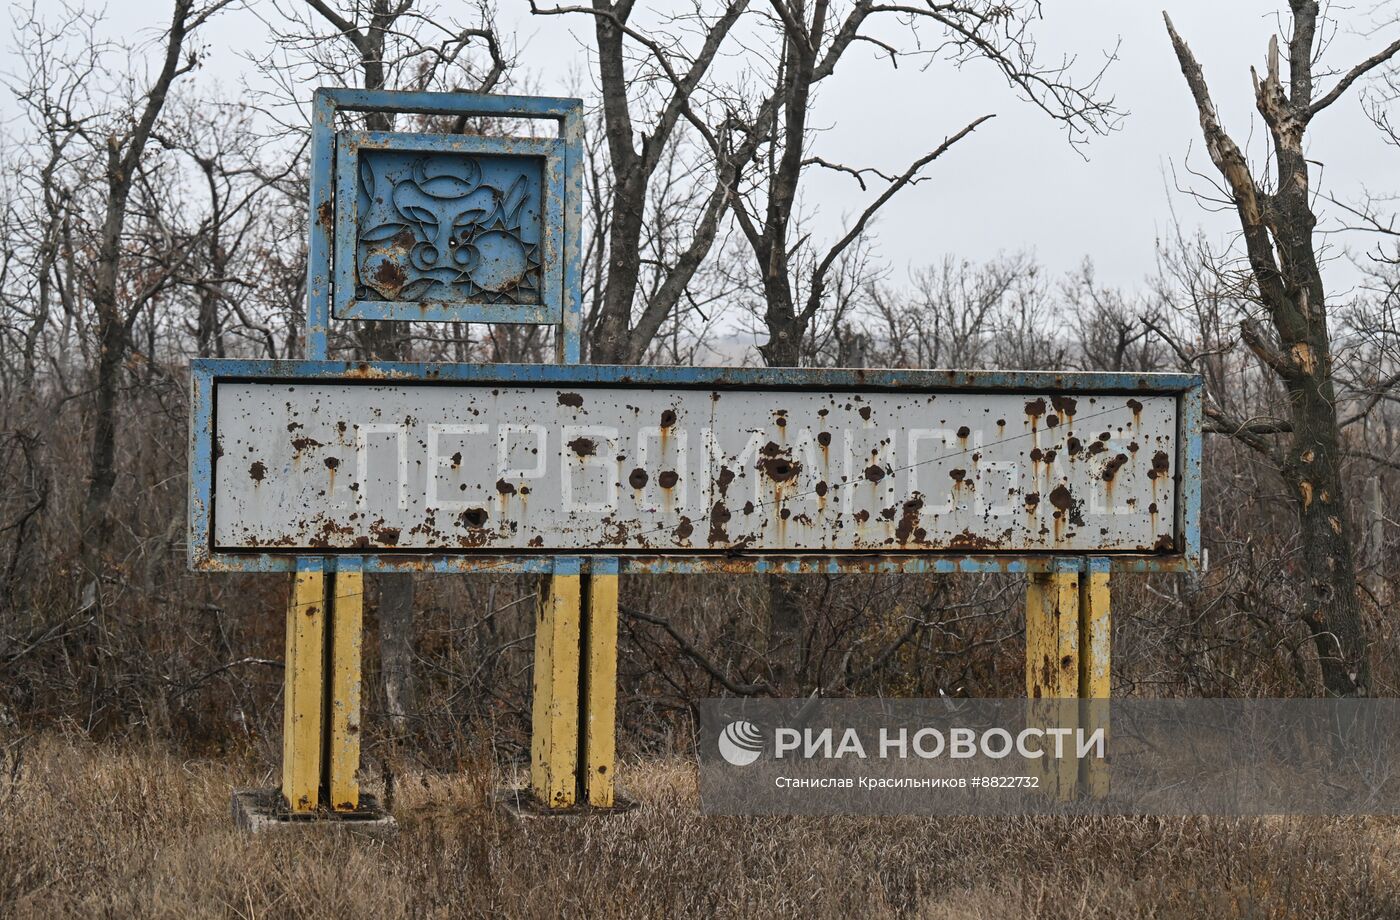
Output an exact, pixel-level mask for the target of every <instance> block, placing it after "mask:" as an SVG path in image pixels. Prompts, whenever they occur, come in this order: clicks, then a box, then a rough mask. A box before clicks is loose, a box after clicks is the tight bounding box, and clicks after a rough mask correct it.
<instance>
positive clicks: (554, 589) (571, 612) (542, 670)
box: [530, 559, 582, 808]
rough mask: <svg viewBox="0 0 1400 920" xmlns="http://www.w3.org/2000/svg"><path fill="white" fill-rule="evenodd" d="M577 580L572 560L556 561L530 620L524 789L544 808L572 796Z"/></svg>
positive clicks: (576, 713) (574, 776)
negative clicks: (531, 652)
mask: <svg viewBox="0 0 1400 920" xmlns="http://www.w3.org/2000/svg"><path fill="white" fill-rule="evenodd" d="M581 581H582V576H581V575H580V574H579V565H578V561H577V560H573V559H560V560H557V561H556V562H555V569H554V574H553V575H551V576H550V578H549V580H548V582H547V585H546V587H545V589H544V591H543V593H542V595H541V597H540V602H539V606H538V613H537V616H536V617H535V674H534V687H533V690H534V699H533V700H532V703H531V722H532V724H531V727H530V732H531V738H530V789H531V791H532V792H533V793H534V794H535V797H536V798H537V799H538V800H539V801H540V802H541V803H543V804H544V805H545V806H546V807H548V808H568V807H570V806H571V805H573V804H574V800H575V796H576V794H577V787H578V755H579V750H578V747H579V666H580V649H579V627H580V620H581V610H580V601H581V597H580V593H581V588H582V586H581V584H580V582H581Z"/></svg>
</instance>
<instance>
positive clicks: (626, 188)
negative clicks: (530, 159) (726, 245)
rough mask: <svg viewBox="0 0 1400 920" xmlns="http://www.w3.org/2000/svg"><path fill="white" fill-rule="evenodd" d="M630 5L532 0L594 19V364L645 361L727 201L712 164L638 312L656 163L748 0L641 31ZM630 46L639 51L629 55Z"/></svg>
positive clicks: (722, 179) (689, 114)
mask: <svg viewBox="0 0 1400 920" xmlns="http://www.w3.org/2000/svg"><path fill="white" fill-rule="evenodd" d="M634 6H635V3H634V0H616V2H613V0H594V2H593V4H592V6H553V7H547V8H546V7H540V6H538V5H537V4H536V3H535V0H531V3H530V9H531V12H533V13H535V14H536V15H542V16H544V15H549V16H557V15H563V14H568V13H578V14H586V15H590V16H592V17H593V22H594V34H595V36H596V41H597V48H598V60H597V66H598V88H599V91H600V92H601V95H602V100H601V102H602V122H603V124H602V131H603V136H604V138H605V140H606V147H607V159H606V166H605V169H606V172H607V176H606V178H603V177H601V176H599V177H598V178H599V179H601V180H602V181H599V182H598V185H599V186H600V188H599V191H600V192H602V193H603V194H601V195H598V196H596V200H597V202H598V209H597V212H596V214H595V222H596V224H597V226H596V228H595V239H594V241H593V244H592V245H594V246H595V247H597V250H596V254H597V256H598V259H599V261H600V262H602V263H603V265H604V269H603V270H602V271H598V272H597V273H596V275H595V277H596V279H597V284H598V291H597V293H598V296H597V298H596V300H595V302H594V304H593V308H592V310H591V311H590V315H589V317H588V323H587V326H588V354H589V358H590V360H591V361H593V362H594V363H597V364H635V363H636V362H638V361H640V360H642V358H643V357H644V356H645V355H646V353H647V349H648V348H649V347H650V346H651V344H652V341H653V340H654V339H655V337H656V335H657V333H658V332H659V331H660V330H661V328H662V326H663V324H665V323H666V321H667V320H668V319H669V318H670V317H671V316H672V315H673V314H674V313H675V311H676V309H677V306H678V305H679V304H680V303H681V301H682V298H684V297H686V295H687V293H688V292H689V289H690V285H691V282H692V280H693V279H694V277H695V274H696V272H697V271H699V270H700V267H701V265H702V264H703V263H704V261H705V258H706V256H707V255H708V254H709V252H710V250H711V248H712V247H713V245H714V242H715V237H716V235H717V234H718V232H719V227H720V221H721V220H722V218H723V217H724V214H725V211H726V209H727V208H728V205H729V197H728V182H727V177H726V173H725V171H724V169H723V168H720V167H717V168H716V170H715V176H714V177H713V178H710V179H707V180H706V185H705V186H703V187H702V188H703V190H697V191H696V193H695V195H696V199H697V202H698V207H697V208H696V209H695V210H696V214H695V219H694V223H693V231H692V232H691V234H690V236H689V239H688V240H686V241H684V242H683V243H681V244H679V245H677V246H676V247H675V248H674V250H673V252H672V253H671V255H670V257H669V258H666V259H663V260H658V261H657V262H655V263H654V264H653V266H652V267H653V268H654V269H655V274H656V277H657V283H656V284H655V285H654V286H652V287H651V289H650V290H648V291H646V294H647V296H646V297H645V299H644V301H643V303H642V304H641V305H640V313H636V312H635V311H636V310H637V299H638V293H639V291H640V289H641V287H642V281H643V274H644V273H643V268H644V263H643V259H644V256H643V252H644V247H643V245H642V244H643V240H644V236H645V234H646V230H647V226H646V218H647V214H648V207H647V204H648V200H649V197H650V196H651V194H652V193H653V191H654V183H655V180H656V178H657V175H658V169H659V168H661V167H662V166H663V164H664V163H665V162H666V161H667V158H668V155H674V151H675V148H676V145H677V143H678V142H679V136H678V133H677V132H678V128H679V127H680V125H681V122H682V120H683V119H688V120H696V119H697V118H698V116H697V115H696V110H697V109H699V108H701V101H700V97H701V95H702V90H703V88H704V87H703V84H704V81H705V79H706V77H707V74H708V72H709V70H710V68H711V66H712V65H713V64H714V62H715V59H716V57H717V56H718V55H719V52H720V49H721V48H722V47H723V45H724V42H725V39H726V37H727V36H728V35H729V33H730V30H731V29H732V28H733V27H734V25H735V24H736V23H737V22H738V21H739V18H740V16H741V15H742V14H743V12H744V10H745V8H746V7H747V6H748V0H725V2H724V3H722V4H721V5H720V8H719V10H718V12H717V13H716V14H715V15H713V16H707V15H705V14H704V13H703V12H702V10H701V9H700V8H699V6H698V5H697V6H696V7H695V8H694V9H692V10H690V11H688V12H686V13H683V14H675V15H669V16H666V17H663V20H662V22H660V23H657V24H654V25H652V26H651V27H649V28H645V29H643V28H641V27H636V26H634V25H633V24H632V22H631V20H632V16H633V12H634ZM684 31H689V32H693V33H695V34H696V35H697V36H698V45H699V47H698V48H696V49H695V50H694V51H687V50H686V48H685V43H684V35H683V34H677V33H681V32H684ZM629 43H630V45H632V46H636V47H637V48H640V49H641V51H640V53H639V54H634V53H633V50H634V49H633V48H629ZM656 86H659V87H660V89H659V90H656V89H654V87H656ZM639 110H645V111H644V113H643V112H642V111H639ZM662 178H665V174H664V173H663V174H662Z"/></svg>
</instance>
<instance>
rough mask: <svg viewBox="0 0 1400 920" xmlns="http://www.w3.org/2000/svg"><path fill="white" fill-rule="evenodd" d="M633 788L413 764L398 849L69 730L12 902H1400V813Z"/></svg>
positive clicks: (1304, 908)
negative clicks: (534, 814) (321, 828)
mask: <svg viewBox="0 0 1400 920" xmlns="http://www.w3.org/2000/svg"><path fill="white" fill-rule="evenodd" d="M475 773H476V775H478V776H479V775H480V774H479V771H475ZM623 779H624V781H625V784H626V786H627V791H628V793H629V794H630V795H632V796H633V797H635V798H637V799H638V800H640V802H641V803H642V805H641V807H640V808H639V809H637V810H636V811H633V812H631V813H628V814H625V815H620V816H612V817H608V818H594V819H550V818H542V819H531V820H520V819H515V818H511V817H508V816H504V815H503V814H501V813H500V812H499V811H497V810H494V809H492V808H491V807H489V805H488V803H487V798H486V796H485V794H484V789H485V785H486V784H485V783H483V782H481V781H480V780H479V779H477V780H475V781H473V779H472V774H471V773H469V774H465V775H463V776H460V777H444V776H433V775H412V776H407V777H404V778H402V779H401V781H400V786H399V792H398V797H399V801H398V804H397V807H396V811H397V813H398V815H399V818H400V821H401V824H402V831H401V833H400V834H399V835H398V837H397V838H396V839H393V840H390V841H387V842H375V841H368V840H362V839H352V838H345V837H340V836H336V835H327V834H322V833H317V832H309V833H297V834H295V835H291V836H282V837H264V838H258V839H253V838H249V837H247V836H244V835H242V834H240V833H238V832H237V831H235V830H234V829H233V827H232V826H231V823H230V820H229V817H228V794H229V790H230V789H231V788H232V787H233V786H235V785H249V784H258V783H262V782H265V781H266V776H265V775H259V774H258V772H257V771H256V770H254V769H253V768H252V766H251V765H249V764H248V763H246V762H244V763H239V762H230V761H207V760H201V761H184V762H182V761H180V760H179V759H177V758H175V757H174V756H172V755H170V754H169V753H167V752H165V751H162V750H159V749H154V748H149V747H139V746H131V745H126V746H115V745H96V744H93V743H91V742H88V741H86V740H82V739H77V738H68V737H62V736H47V737H43V738H40V739H38V740H36V741H34V742H33V743H32V744H30V745H29V748H28V750H27V752H26V754H25V757H24V761H23V766H22V768H21V769H20V771H19V772H18V773H17V774H15V775H14V777H13V781H12V782H11V781H10V780H9V779H6V778H0V820H3V822H4V823H3V829H0V915H5V916H16V917H30V916H35V917H38V916H43V917H50V916H94V915H106V916H143V917H203V916H241V917H255V916H256V917H263V916H332V917H335V918H337V920H350V918H355V917H398V916H414V917H422V916H462V915H465V916H475V915H491V916H519V917H537V916H560V915H564V916H583V915H587V916H654V917H662V916H666V917H681V916H705V917H710V916H739V917H747V916H777V917H783V916H804V917H827V916H832V917H834V916H867V917H882V916H895V915H898V916H911V917H925V918H1004V917H1089V916H1094V917H1101V916H1108V917H1192V918H1195V917H1293V916H1299V917H1348V918H1355V917H1393V916H1400V878H1397V873H1396V871H1395V870H1394V869H1393V868H1392V867H1393V865H1395V862H1396V858H1397V857H1398V856H1400V853H1397V844H1400V822H1397V821H1394V820H1382V819H1289V820H1283V819H1254V820H1234V819H1230V820H1227V819H1150V818H1145V819H1139V818H1132V819H1129V818H1117V819H1084V820H1063V819H1030V818H1026V819H1010V820H1008V819H991V818H986V819H972V818H958V819H945V820H929V819H914V818H901V819H854V818H842V819H817V818H805V819H803V818H788V819H775V818H762V819H760V818H752V819H741V818H724V819H716V818H704V817H701V816H700V815H699V814H698V810H697V804H696V793H695V784H694V773H693V770H692V769H691V767H690V766H688V765H687V764H685V763H682V762H675V761H672V762H659V763H658V762H653V763H646V764H633V765H629V766H628V767H627V768H626V772H625V774H624V776H623Z"/></svg>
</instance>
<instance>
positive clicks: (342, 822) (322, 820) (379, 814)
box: [230, 789, 399, 838]
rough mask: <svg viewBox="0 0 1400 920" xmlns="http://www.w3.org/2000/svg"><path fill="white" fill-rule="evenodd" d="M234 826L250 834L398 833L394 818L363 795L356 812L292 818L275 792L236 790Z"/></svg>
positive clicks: (232, 806)
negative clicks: (298, 832)
mask: <svg viewBox="0 0 1400 920" xmlns="http://www.w3.org/2000/svg"><path fill="white" fill-rule="evenodd" d="M230 805H231V810H232V812H233V823H234V825H235V826H236V827H237V828H238V829H239V830H242V831H246V832H247V833H249V834H264V833H287V832H296V831H298V830H313V829H314V830H316V831H321V832H326V831H329V832H331V833H344V834H353V835H355V836H359V837H379V838H382V837H390V836H393V835H394V834H395V833H397V832H398V829H399V823H398V822H397V821H395V820H394V816H393V815H391V814H389V813H388V812H386V811H384V810H383V809H382V808H380V807H379V802H378V801H377V800H376V799H375V798H374V796H372V795H365V794H363V793H362V794H361V795H360V807H359V808H357V809H356V810H355V811H347V812H338V811H330V810H329V809H323V810H320V811H316V812H312V813H310V814H291V813H290V812H288V811H287V810H286V809H285V808H283V807H282V806H281V794H280V793H279V792H278V790H276V789H235V790H234V791H233V795H232V797H231V802H230Z"/></svg>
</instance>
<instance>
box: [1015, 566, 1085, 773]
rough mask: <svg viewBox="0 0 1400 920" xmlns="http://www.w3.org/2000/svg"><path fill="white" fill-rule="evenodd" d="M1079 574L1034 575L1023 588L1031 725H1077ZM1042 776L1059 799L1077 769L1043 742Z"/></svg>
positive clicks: (1071, 758)
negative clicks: (1044, 752) (1044, 751)
mask: <svg viewBox="0 0 1400 920" xmlns="http://www.w3.org/2000/svg"><path fill="white" fill-rule="evenodd" d="M1079 653H1080V648H1079V575H1078V572H1076V571H1073V570H1063V569H1061V570H1052V571H1049V572H1035V573H1032V574H1031V576H1030V583H1029V584H1028V585H1027V588H1026V696H1027V697H1029V698H1030V701H1031V703H1030V720H1029V722H1030V724H1031V725H1035V726H1039V727H1052V726H1054V727H1060V728H1073V727H1075V726H1076V725H1077V724H1078V722H1079V704H1078V702H1077V699H1078V697H1079ZM1045 750H1046V754H1045V756H1044V757H1043V758H1042V760H1041V761H1040V766H1041V772H1040V775H1041V778H1042V780H1043V782H1044V783H1045V786H1046V788H1047V790H1048V791H1049V792H1050V793H1051V794H1052V795H1054V796H1056V797H1057V798H1061V799H1065V798H1069V797H1070V796H1072V795H1073V794H1074V788H1075V784H1076V778H1077V775H1078V767H1077V766H1076V760H1075V758H1074V757H1073V756H1072V752H1071V756H1069V757H1063V758H1060V759H1058V760H1057V759H1056V758H1055V757H1054V756H1053V752H1054V746H1053V744H1051V743H1050V739H1049V738H1048V737H1047V738H1046V745H1045Z"/></svg>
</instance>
